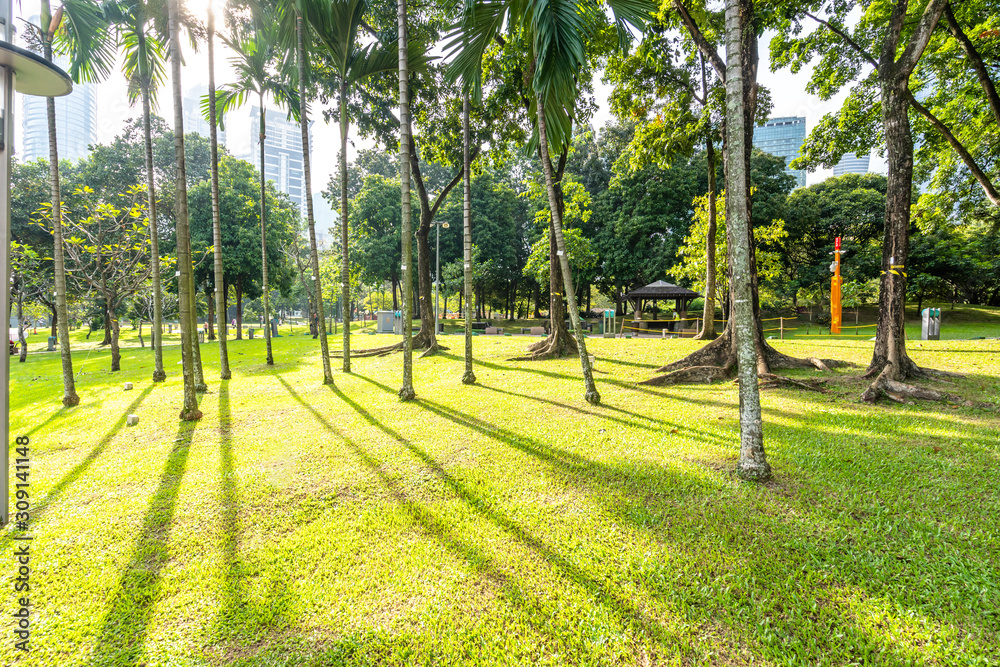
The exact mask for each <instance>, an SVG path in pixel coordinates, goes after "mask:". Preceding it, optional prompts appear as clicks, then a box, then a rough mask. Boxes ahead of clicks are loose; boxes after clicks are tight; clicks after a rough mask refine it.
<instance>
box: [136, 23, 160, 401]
mask: <svg viewBox="0 0 1000 667" xmlns="http://www.w3.org/2000/svg"><path fill="white" fill-rule="evenodd" d="M138 37H139V41H140V43H141V42H144V41H145V39H146V36H145V34H144V33H143V31H141V30H140V31H138ZM140 69H141V70H142V71H141V72H140V75H139V86H140V89H141V93H142V135H143V145H144V148H145V153H146V156H145V157H146V202H147V203H146V205H147V207H148V208H147V212H148V215H149V266H150V273H151V275H152V278H153V326H152V333H151V334H150V344H151V345H152V346H153V349H154V353H153V358H154V365H153V382H163V381H164V380H166V379H167V372H166V370H165V369H164V368H163V350H162V345H161V340H162V338H163V286H162V282H161V279H160V234H159V228H158V227H157V225H156V223H157V215H156V180H155V178H154V172H153V134H152V128H151V119H152V111H151V109H150V101H149V73H148V72H146V71H145V69H146V60H145V59H143V58H140Z"/></svg>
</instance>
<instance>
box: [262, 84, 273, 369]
mask: <svg viewBox="0 0 1000 667" xmlns="http://www.w3.org/2000/svg"><path fill="white" fill-rule="evenodd" d="M266 120H267V116H266V112H265V110H264V95H263V93H262V94H260V254H261V268H262V269H263V294H262V295H261V300H262V301H263V302H264V341H265V342H266V345H267V365H268V366H273V365H274V355H273V354H272V352H271V299H270V298H269V296H270V295H269V294H268V284H267V189H266V181H265V180H264V141H265V140H266V139H267V126H266Z"/></svg>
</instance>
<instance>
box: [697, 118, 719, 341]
mask: <svg viewBox="0 0 1000 667" xmlns="http://www.w3.org/2000/svg"><path fill="white" fill-rule="evenodd" d="M705 152H706V154H707V157H708V238H707V239H706V240H705V258H706V260H705V307H704V308H703V309H702V313H701V317H702V327H701V333H699V334H698V335H697V336H695V337H696V338H700V339H702V340H712V339H713V338H715V337H716V333H715V234H716V225H717V220H716V206H715V204H716V194H715V190H716V188H715V147H714V146H713V145H712V137H711V136H708V137H707V138H706V139H705Z"/></svg>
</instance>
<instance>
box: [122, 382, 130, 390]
mask: <svg viewBox="0 0 1000 667" xmlns="http://www.w3.org/2000/svg"><path fill="white" fill-rule="evenodd" d="M122 388H123V389H124V390H125V391H128V390H129V389H131V388H132V383H131V382H126V383H125V384H124V385H122Z"/></svg>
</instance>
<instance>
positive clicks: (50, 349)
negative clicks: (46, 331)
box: [49, 336, 56, 352]
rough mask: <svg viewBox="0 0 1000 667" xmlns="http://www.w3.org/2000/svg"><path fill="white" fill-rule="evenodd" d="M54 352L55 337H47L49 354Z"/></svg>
mask: <svg viewBox="0 0 1000 667" xmlns="http://www.w3.org/2000/svg"><path fill="white" fill-rule="evenodd" d="M55 350H56V337H55V336H49V352H55Z"/></svg>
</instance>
